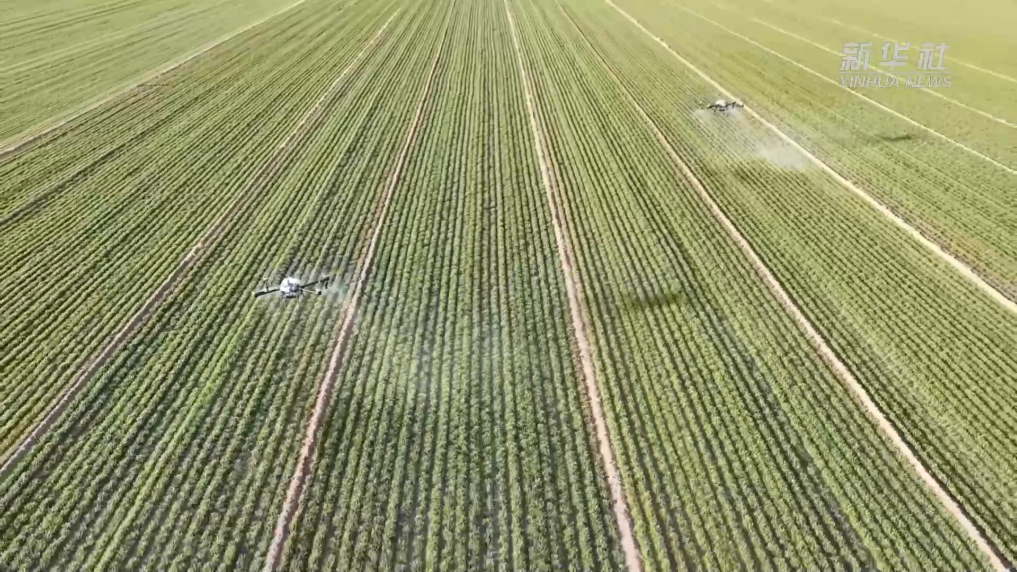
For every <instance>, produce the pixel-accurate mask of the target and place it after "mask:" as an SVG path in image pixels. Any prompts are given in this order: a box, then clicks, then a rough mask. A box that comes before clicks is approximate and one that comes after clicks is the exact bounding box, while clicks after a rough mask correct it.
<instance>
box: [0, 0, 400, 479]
mask: <svg viewBox="0 0 1017 572" xmlns="http://www.w3.org/2000/svg"><path fill="white" fill-rule="evenodd" d="M398 13H399V10H396V12H395V13H393V14H392V16H390V17H389V19H388V21H386V22H385V24H384V25H383V26H382V27H381V28H380V29H379V30H378V31H377V32H376V33H375V35H374V37H372V38H371V40H370V41H369V42H368V43H367V44H366V45H365V46H364V48H363V49H362V50H361V51H360V53H359V54H357V56H356V57H355V58H354V59H353V61H351V62H350V64H349V65H348V66H346V68H345V69H344V70H343V71H342V73H340V74H339V77H337V78H336V79H335V81H333V82H332V84H331V85H329V87H328V88H327V89H326V90H325V91H324V92H323V93H322V94H321V97H319V98H318V100H317V101H316V102H315V104H314V105H313V106H312V107H311V108H310V109H308V110H307V112H306V113H305V114H304V115H303V117H301V118H300V121H298V122H297V124H296V126H294V128H293V130H292V131H290V133H289V134H288V135H287V136H286V138H285V139H283V140H282V142H281V143H280V144H279V146H278V147H276V149H275V151H274V152H273V153H272V156H271V157H270V158H269V160H268V162H267V163H266V164H265V166H264V167H262V168H261V169H260V170H259V171H258V172H257V173H256V174H255V175H254V177H253V178H252V179H251V180H250V181H249V182H248V184H247V186H246V187H245V188H244V190H243V191H241V193H240V194H239V195H238V196H237V198H236V199H234V201H233V204H232V205H230V207H229V208H228V209H227V210H226V211H224V212H223V213H222V214H220V215H219V217H218V218H217V219H216V220H215V221H214V222H213V223H212V225H211V226H210V227H209V228H208V230H207V231H206V232H205V234H204V235H203V236H202V237H201V238H200V239H199V240H198V242H197V243H196V244H195V245H194V246H193V247H191V250H190V251H189V252H188V253H187V255H186V256H184V258H183V259H181V260H180V262H178V263H177V266H176V268H175V269H174V270H173V272H172V273H171V274H170V275H169V276H168V277H167V278H166V280H164V281H163V283H162V284H161V285H160V286H159V289H158V290H156V291H155V292H154V293H153V294H152V295H151V296H150V297H149V298H148V299H147V300H146V301H145V303H144V305H142V307H141V308H140V309H139V310H138V311H137V312H136V313H135V314H134V315H133V316H131V319H130V320H128V322H127V323H126V324H125V325H124V326H123V328H121V329H120V331H119V332H117V334H116V335H115V336H113V337H112V338H111V339H110V340H109V341H108V342H107V343H106V345H104V346H103V347H102V349H100V350H99V352H98V353H97V354H94V355H93V357H92V358H91V359H90V360H89V361H88V362H87V365H86V366H85V368H84V369H82V370H80V371H79V372H78V373H77V374H76V375H75V376H74V377H73V378H72V381H71V383H70V385H69V386H68V387H67V389H66V390H65V391H64V393H63V395H62V396H61V397H60V399H59V401H58V402H57V403H56V405H55V406H54V407H53V408H52V409H50V410H49V412H48V413H46V414H45V415H44V416H43V418H42V420H41V421H39V423H38V424H37V425H36V426H35V429H33V430H32V432H31V433H30V434H29V435H28V436H27V437H26V438H25V439H24V441H22V442H21V444H20V445H18V446H17V448H15V449H14V451H13V452H12V453H10V454H9V455H8V456H7V458H6V459H5V460H4V462H3V465H0V481H2V480H3V479H4V478H5V477H6V476H7V474H8V473H9V472H10V470H11V469H12V468H13V467H14V465H15V464H16V463H17V462H18V461H19V460H21V459H22V458H23V457H24V456H25V455H27V454H28V453H29V452H30V451H31V450H32V448H33V447H34V446H35V445H36V444H38V442H39V441H40V440H41V439H42V438H43V437H45V436H46V434H47V433H49V430H50V429H51V428H52V427H53V425H54V424H56V422H57V421H58V420H59V418H60V416H61V415H63V413H64V411H66V410H67V407H68V406H69V405H70V404H71V402H72V401H73V400H74V398H75V397H77V395H78V394H79V393H80V392H81V391H82V390H83V389H84V388H85V387H86V386H87V385H88V382H89V380H91V379H92V377H93V376H94V375H95V374H96V373H97V372H98V371H99V370H100V369H102V367H103V366H105V365H106V363H107V362H109V360H110V359H111V358H112V357H113V356H114V355H115V354H116V353H117V352H118V351H120V349H122V348H123V346H124V345H125V344H126V343H127V342H128V341H129V340H130V339H131V337H132V336H133V335H134V333H135V332H136V331H138V329H139V328H141V327H142V326H143V325H144V324H145V323H146V322H147V321H148V319H149V318H151V316H152V314H153V313H154V312H155V310H156V308H157V307H158V306H159V305H160V304H161V303H162V302H163V301H164V300H165V299H166V298H167V297H168V296H169V295H170V294H171V293H172V292H173V290H174V289H175V288H176V286H177V285H178V284H179V283H180V282H181V280H183V278H184V277H185V276H186V274H187V273H188V272H189V271H190V270H191V269H192V268H193V267H194V265H195V264H197V262H198V261H199V260H201V259H202V257H203V256H204V255H205V254H207V253H208V252H209V250H210V247H211V246H212V245H214V244H215V243H216V242H217V241H218V240H219V239H220V238H221V237H222V236H223V235H224V234H225V233H226V232H227V231H228V230H229V229H230V228H231V227H232V223H233V221H234V220H236V218H237V216H238V215H239V214H241V213H242V212H244V211H245V210H246V208H247V207H248V205H250V203H251V201H252V200H253V198H254V197H255V196H256V195H258V194H259V193H260V192H261V191H262V190H263V189H264V188H265V187H266V186H267V185H268V184H269V183H270V182H271V181H272V180H273V179H274V178H275V177H276V175H277V174H278V173H279V171H280V170H281V169H282V167H283V166H284V165H285V164H286V161H287V159H288V158H289V156H290V154H291V153H292V151H293V149H295V148H296V147H295V145H294V144H293V143H294V142H296V141H299V140H300V139H301V138H302V137H303V136H305V135H306V134H307V132H308V131H309V130H310V129H311V128H312V127H313V125H314V124H316V123H317V122H318V120H319V119H320V118H321V113H322V110H323V109H324V103H325V102H326V101H327V100H328V99H329V97H330V96H332V95H333V94H334V93H335V92H336V90H337V88H338V87H339V86H340V85H342V82H343V80H345V79H346V76H347V75H348V74H349V73H350V72H351V71H352V70H353V69H354V67H356V65H357V63H358V62H359V61H360V60H361V58H362V57H363V56H364V54H365V53H367V51H368V50H369V49H370V48H371V46H372V45H374V43H375V41H377V39H378V38H379V37H380V36H381V34H382V32H384V31H385V28H387V27H388V25H389V22H391V21H392V19H393V18H395V16H396V14H398Z"/></svg>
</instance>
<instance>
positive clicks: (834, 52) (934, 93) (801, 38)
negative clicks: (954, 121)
mask: <svg viewBox="0 0 1017 572" xmlns="http://www.w3.org/2000/svg"><path fill="white" fill-rule="evenodd" d="M752 21H753V22H756V23H757V24H760V25H762V26H766V27H767V28H770V29H771V30H773V31H775V32H779V33H781V34H784V35H785V36H787V37H789V38H794V39H796V40H798V41H799V42H803V43H806V44H809V45H810V46H812V47H814V48H817V49H820V50H823V51H824V52H826V53H828V54H831V55H834V56H838V57H840V56H842V55H843V54H842V53H840V52H838V51H837V50H831V49H830V48H828V47H826V46H824V45H823V44H820V43H819V42H814V41H812V40H810V39H808V38H806V37H804V36H799V35H798V34H796V33H794V32H789V31H787V30H785V29H783V28H779V27H777V26H774V25H773V24H771V23H769V22H767V21H765V20H760V19H759V18H752ZM870 69H871V70H872V71H874V72H875V73H878V74H880V75H885V76H889V77H895V76H896V77H899V76H897V74H894V73H890V72H888V71H886V70H882V69H880V68H878V67H873V68H870ZM918 90H919V91H921V92H922V93H927V94H929V95H932V96H934V97H938V98H940V99H942V100H944V101H948V102H950V103H952V104H954V105H956V106H957V107H962V108H964V109H967V110H968V111H970V112H972V113H977V114H978V115H981V116H982V117H985V118H986V119H990V120H992V121H995V122H996V123H1000V124H1002V125H1006V126H1007V127H1012V128H1017V124H1014V123H1010V122H1009V121H1007V120H1006V119H1003V118H1002V117H996V116H995V115H992V114H991V113H987V112H985V111H982V110H981V109H978V108H976V107H972V106H970V105H968V104H966V103H961V102H959V101H957V100H956V99H952V98H949V97H947V96H945V95H943V94H942V93H940V92H938V91H936V90H935V89H932V88H928V87H920V88H918Z"/></svg>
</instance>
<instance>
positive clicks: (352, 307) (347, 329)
mask: <svg viewBox="0 0 1017 572" xmlns="http://www.w3.org/2000/svg"><path fill="white" fill-rule="evenodd" d="M450 11H451V8H450ZM449 27H450V24H446V28H445V33H443V34H442V38H441V43H440V44H439V45H438V49H437V50H436V51H435V54H434V60H433V61H432V62H431V70H430V72H429V73H428V75H427V80H426V81H425V83H424V91H423V93H422V94H421V96H420V101H419V102H418V104H417V109H416V113H415V114H414V116H413V119H412V121H411V122H410V129H409V131H408V132H407V133H406V138H405V139H404V140H403V145H402V148H401V149H400V151H399V156H398V158H397V159H396V164H395V167H394V168H393V170H392V175H391V176H390V177H389V180H388V185H387V186H386V187H385V192H384V194H383V195H382V198H381V203H379V206H378V209H377V211H376V212H375V215H374V219H373V221H372V223H371V225H372V226H371V238H370V240H369V241H368V244H367V250H366V252H365V253H364V257H363V259H362V260H361V261H360V264H359V266H358V267H357V273H356V275H355V278H354V279H353V286H352V287H351V288H350V297H349V299H348V301H347V302H346V306H345V308H343V311H342V319H341V321H340V326H339V332H338V333H337V334H336V340H335V345H334V346H333V349H332V353H331V357H330V358H329V362H328V368H327V369H326V370H325V375H324V376H323V377H322V380H321V385H320V386H319V387H318V396H317V399H316V400H315V402H314V409H313V410H312V411H311V418H310V419H309V420H308V423H307V431H306V433H305V435H304V440H303V444H302V446H301V448H300V455H299V457H298V458H297V464H296V467H295V470H294V473H293V476H292V477H291V478H290V486H289V488H288V489H287V491H286V499H285V500H284V501H283V506H282V510H281V511H280V513H279V520H278V522H277V523H276V528H275V532H274V533H273V535H272V544H271V545H270V546H269V550H268V554H267V555H266V557H265V568H264V569H265V570H266V572H274V571H275V570H278V569H279V567H280V566H281V564H282V557H283V550H284V549H285V547H286V541H287V540H288V539H289V536H290V533H291V532H292V529H293V523H294V521H295V520H296V519H297V516H298V510H299V508H300V501H301V499H302V498H303V495H304V490H305V489H306V488H307V478H308V475H309V474H310V472H311V469H312V468H313V466H314V462H315V457H316V456H317V448H318V441H319V440H320V438H321V425H322V421H323V419H324V417H325V412H326V411H327V409H328V405H329V402H330V401H331V398H332V390H333V388H334V387H335V381H336V379H337V378H338V376H339V375H338V374H339V369H340V368H341V367H342V365H343V363H344V362H345V359H346V353H347V350H348V349H349V345H350V340H351V339H352V337H353V324H354V323H355V322H356V317H357V308H358V306H359V304H360V297H361V295H362V294H363V291H364V284H365V283H366V282H367V276H368V273H369V271H370V268H371V262H372V260H373V259H374V253H375V251H376V250H377V246H378V241H379V239H380V238H381V230H382V228H383V227H384V225H385V220H386V216H387V214H388V209H389V205H390V204H391V202H392V196H393V194H394V193H395V188H396V186H397V185H398V184H399V177H400V176H401V174H402V170H403V167H404V166H405V165H406V157H407V156H408V155H409V151H410V148H411V147H412V146H413V142H414V141H415V140H416V136H417V130H418V128H419V127H420V123H421V120H422V119H423V117H424V110H425V109H426V107H427V101H428V99H429V96H430V93H431V84H432V83H433V80H434V76H435V71H437V69H438V62H439V60H440V58H441V53H442V48H443V47H444V45H445V36H446V35H447V33H448V28H449Z"/></svg>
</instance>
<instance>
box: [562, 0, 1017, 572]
mask: <svg viewBox="0 0 1017 572" xmlns="http://www.w3.org/2000/svg"><path fill="white" fill-rule="evenodd" d="M563 12H564V10H563ZM564 13H565V14H566V16H567V12H564ZM569 19H570V20H571V17H569ZM573 24H575V23H574V22H573ZM576 27H577V29H578V25H577V26H576ZM591 50H592V46H591ZM604 68H605V70H607V71H608V73H609V74H610V75H611V76H612V77H613V78H614V80H615V82H616V84H617V85H618V87H619V89H621V90H622V91H623V92H624V93H625V95H626V98H627V99H628V101H629V103H630V104H631V105H632V106H633V107H635V109H636V111H637V112H638V113H639V115H640V117H642V118H643V121H645V122H646V125H647V127H649V128H650V129H651V130H652V131H653V134H654V136H655V137H656V138H657V140H658V141H659V142H660V144H661V146H662V147H663V148H664V150H666V151H667V154H668V156H669V157H670V158H671V160H672V161H673V162H674V165H675V168H676V169H677V170H678V172H679V173H680V175H681V176H682V177H684V178H685V179H686V180H687V181H688V182H689V183H690V184H691V185H692V187H693V188H694V189H695V190H696V193H697V194H698V195H699V197H700V198H701V199H702V200H703V202H704V203H705V204H706V206H707V207H708V208H709V210H710V213H711V214H712V215H713V216H714V218H716V219H717V221H718V222H719V223H720V225H721V226H722V227H724V230H725V231H726V232H727V233H728V235H729V236H730V237H731V238H732V240H734V242H735V243H736V244H737V245H738V247H739V249H741V251H742V253H744V255H745V257H746V258H747V259H748V260H749V262H750V263H751V264H752V267H753V269H754V270H755V271H756V273H757V274H758V275H759V278H760V279H761V280H762V281H763V283H764V284H765V285H766V288H767V289H768V290H769V291H770V292H771V293H772V294H773V296H774V298H775V299H776V300H777V301H778V302H779V303H780V305H781V306H782V307H783V308H784V309H785V310H787V312H788V314H789V315H790V316H791V317H792V318H793V319H794V321H795V323H796V324H797V325H798V327H799V328H800V329H801V331H802V333H803V334H804V335H805V338H806V339H807V340H808V341H809V344H810V345H811V346H812V347H813V348H815V350H816V352H817V353H818V354H819V356H820V357H821V358H822V360H823V362H825V363H826V364H827V365H828V366H829V367H830V370H831V371H833V373H835V374H836V376H837V378H838V379H840V380H841V382H843V384H844V386H845V387H846V388H847V389H848V391H850V392H851V394H852V395H853V396H854V398H855V399H857V400H858V403H859V404H860V405H861V406H862V408H863V409H864V410H865V413H866V415H868V416H869V417H870V418H871V419H872V420H873V422H874V423H875V424H876V426H877V427H878V428H879V430H880V431H881V432H882V433H883V434H884V435H886V436H887V438H888V439H889V440H890V442H891V443H893V445H894V447H895V448H896V450H897V452H898V453H899V454H900V456H901V457H903V458H904V459H905V460H906V461H907V462H908V464H909V465H911V467H912V468H913V469H914V470H915V472H916V473H917V474H918V476H919V478H921V480H922V482H924V483H925V485H926V486H927V487H929V489H930V490H931V491H932V492H933V494H934V495H935V496H936V498H937V499H939V501H940V502H941V503H942V504H943V506H944V507H945V508H946V510H947V512H948V513H949V514H950V515H951V516H952V517H953V518H955V519H956V520H957V522H958V523H959V524H960V526H961V527H962V528H963V529H964V531H965V532H966V533H967V535H968V536H969V537H970V538H971V540H972V541H973V542H974V543H975V545H976V546H978V549H979V550H980V551H981V552H982V554H983V555H985V557H986V558H987V559H988V560H989V562H990V563H991V564H992V567H993V569H994V570H996V572H1007V567H1006V565H1005V564H1004V563H1003V560H1002V558H1001V556H1000V553H999V551H998V550H996V548H995V547H993V546H992V545H991V544H990V543H989V542H988V540H987V539H986V538H985V537H984V536H983V535H982V533H981V531H980V530H979V529H978V527H976V526H975V525H974V523H973V522H972V521H971V519H970V518H969V517H968V515H967V513H966V511H965V510H964V509H963V508H962V507H961V506H960V505H959V504H958V503H957V501H956V499H954V498H953V496H951V495H950V493H948V492H947V491H946V490H945V489H944V488H943V487H942V485H941V484H940V482H939V480H938V479H937V478H936V477H935V476H933V475H932V473H930V472H929V470H928V469H927V468H926V467H925V465H924V464H923V463H922V462H921V461H920V460H919V459H918V457H916V456H915V454H914V452H913V451H912V450H911V447H910V446H909V445H908V444H907V442H906V441H905V440H904V439H903V437H901V435H900V433H899V432H898V431H897V428H896V427H894V425H893V423H891V422H890V420H889V419H887V417H886V415H885V414H884V413H883V411H882V409H880V407H879V406H878V405H876V403H875V402H874V401H873V400H872V398H871V397H870V396H869V394H868V392H867V391H866V390H865V388H864V387H862V385H861V384H860V383H858V380H857V379H856V378H855V376H854V373H852V372H851V370H850V369H849V368H848V367H847V366H846V365H845V364H844V362H843V361H841V359H840V357H838V356H837V353H836V352H834V351H833V349H832V348H831V347H830V346H829V345H828V344H827V343H826V341H825V340H824V339H823V336H822V335H820V334H819V332H818V331H817V330H816V328H815V326H813V325H812V322H811V321H809V319H808V318H807V317H806V316H805V314H804V313H803V312H802V310H801V308H799V307H798V305H797V304H796V303H795V301H794V300H793V299H792V298H791V296H790V295H788V293H787V291H785V290H784V287H783V286H781V284H780V281H779V280H777V278H776V277H775V276H774V274H773V272H771V271H770V269H769V268H768V267H767V266H766V264H765V263H764V262H763V260H762V259H761V258H760V257H759V255H758V254H756V251H755V249H754V248H753V247H752V245H751V244H749V242H748V240H746V239H745V237H744V236H743V235H742V233H741V231H739V230H738V228H737V227H736V226H735V225H734V223H732V222H731V219H729V218H728V217H727V215H726V214H724V211H723V210H722V209H721V208H720V206H719V205H718V204H717V202H716V201H715V200H714V199H713V196H712V195H711V193H710V191H708V190H707V189H706V187H705V186H704V185H703V182H702V181H701V180H700V179H699V178H698V177H697V176H696V175H695V173H694V172H693V171H692V170H691V169H690V168H689V166H688V165H687V164H686V163H685V161H684V160H682V158H681V157H680V156H679V155H678V153H677V151H675V149H674V147H672V146H671V143H670V141H668V139H667V137H666V136H665V135H664V133H663V132H662V131H661V130H660V128H659V127H658V126H657V124H656V123H654V121H653V120H652V119H651V118H650V116H649V115H647V113H646V111H645V110H643V107H642V106H641V105H640V104H639V102H638V101H637V100H636V99H635V98H634V97H633V96H632V94H631V92H629V90H628V88H626V87H625V85H624V83H622V81H621V80H620V79H619V78H618V77H617V76H616V75H615V74H614V72H613V71H611V70H610V67H608V66H607V65H606V64H605V66H604Z"/></svg>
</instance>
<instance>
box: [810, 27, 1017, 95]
mask: <svg viewBox="0 0 1017 572" xmlns="http://www.w3.org/2000/svg"><path fill="white" fill-rule="evenodd" d="M823 19H824V20H826V21H827V22H831V23H833V24H836V25H838V26H840V27H842V28H847V29H849V30H854V31H856V32H861V33H863V34H867V35H870V36H875V37H877V38H879V39H881V40H885V41H887V42H896V41H897V40H894V39H893V38H888V37H886V36H884V35H882V34H877V33H876V32H872V31H870V30H866V29H864V28H860V27H858V26H855V25H853V24H847V23H844V22H841V21H840V20H837V19H836V18H830V17H825V18H823ZM952 60H953V61H955V62H957V63H959V64H960V65H962V66H965V67H969V68H971V69H973V70H975V71H980V72H982V73H984V74H988V75H991V76H993V77H995V78H997V79H1001V80H1003V81H1008V82H1010V83H1017V79H1014V78H1012V77H1010V76H1008V75H1005V74H1001V73H999V72H995V71H992V70H990V69H986V68H983V67H980V66H977V65H975V64H973V63H971V62H967V61H964V60H961V59H958V58H955V57H953V58H952Z"/></svg>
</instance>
